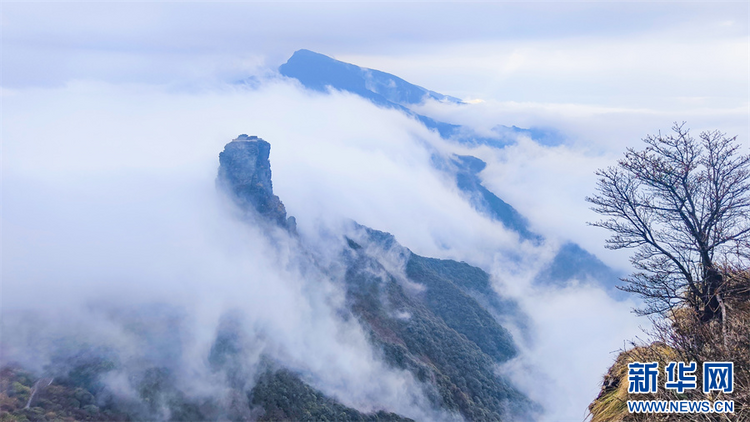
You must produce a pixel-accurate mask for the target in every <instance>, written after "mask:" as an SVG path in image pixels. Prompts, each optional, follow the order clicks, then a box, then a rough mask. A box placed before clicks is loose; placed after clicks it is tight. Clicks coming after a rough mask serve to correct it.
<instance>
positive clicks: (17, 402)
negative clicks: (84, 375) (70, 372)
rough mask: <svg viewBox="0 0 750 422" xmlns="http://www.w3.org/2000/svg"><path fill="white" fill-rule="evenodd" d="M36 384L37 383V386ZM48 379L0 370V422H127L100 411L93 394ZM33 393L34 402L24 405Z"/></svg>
mask: <svg viewBox="0 0 750 422" xmlns="http://www.w3.org/2000/svg"><path fill="white" fill-rule="evenodd" d="M37 381H40V382H39V383H38V384H37ZM50 381H51V379H43V380H37V379H35V378H34V377H33V376H32V375H31V374H29V373H28V372H26V371H24V370H22V369H20V368H17V367H5V368H3V369H1V370H0V421H3V422H6V421H8V422H9V421H17V422H26V421H29V422H44V421H66V422H67V421H71V422H72V421H104V420H106V421H127V420H130V417H129V416H128V415H127V414H125V413H123V412H120V411H117V410H115V409H113V408H112V407H110V406H103V407H99V406H97V404H96V401H95V397H94V394H93V393H92V392H91V391H89V390H87V389H85V388H82V387H80V386H74V385H68V384H61V383H57V382H53V383H51V384H48V383H49V382H50ZM33 390H36V391H35V394H34V398H33V400H32V401H31V403H30V406H29V408H28V409H26V408H25V407H26V404H27V403H28V402H29V398H30V396H31V393H32V391H33Z"/></svg>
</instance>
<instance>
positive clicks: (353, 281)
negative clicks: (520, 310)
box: [346, 242, 536, 421]
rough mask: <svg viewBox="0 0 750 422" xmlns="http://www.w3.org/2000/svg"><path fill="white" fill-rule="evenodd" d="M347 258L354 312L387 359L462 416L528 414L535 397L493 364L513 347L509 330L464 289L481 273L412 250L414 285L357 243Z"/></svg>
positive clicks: (476, 287)
mask: <svg viewBox="0 0 750 422" xmlns="http://www.w3.org/2000/svg"><path fill="white" fill-rule="evenodd" d="M350 246H352V245H351V242H350ZM357 246H359V245H357ZM350 259H351V261H350V263H349V270H348V272H347V277H346V278H347V283H348V286H349V288H348V294H349V299H350V301H351V302H352V310H353V312H354V313H355V314H356V315H358V316H359V317H360V319H361V321H362V322H363V325H365V326H366V327H368V328H369V331H370V336H371V339H372V341H373V342H374V343H375V344H378V345H380V346H381V347H382V349H383V351H384V354H385V357H386V361H388V362H389V363H391V364H392V365H394V366H396V367H399V368H405V369H408V370H410V371H411V372H412V373H414V375H415V376H416V378H417V379H419V380H420V381H423V382H425V383H426V384H427V385H428V386H430V387H431V388H432V391H430V390H428V391H427V393H428V395H430V398H431V399H432V400H433V401H434V402H435V404H436V405H439V406H441V407H443V408H446V409H448V410H453V411H457V412H460V413H461V414H462V415H463V416H464V417H465V418H467V419H469V420H482V421H488V420H497V421H499V420H524V419H527V418H531V414H532V413H533V412H534V411H535V409H536V407H535V405H533V404H532V403H531V402H530V401H529V400H528V399H527V398H526V397H525V396H524V395H523V394H521V393H520V392H518V391H517V390H515V389H514V388H513V387H512V386H510V385H509V384H508V383H507V381H505V380H504V379H503V378H502V377H501V376H499V375H497V374H496V372H495V371H496V365H497V362H502V361H505V360H507V359H508V358H509V357H511V356H513V354H514V353H515V348H514V347H513V343H512V339H511V337H510V334H509V333H508V332H507V331H506V330H505V329H503V328H502V327H501V326H500V325H499V324H498V323H497V322H496V321H495V319H494V318H493V317H492V316H491V315H490V314H489V312H487V311H486V310H485V309H484V308H482V306H480V305H479V303H478V302H477V301H476V300H475V299H474V298H473V297H472V296H471V295H470V294H469V292H470V291H471V290H473V291H474V292H475V293H476V292H479V291H484V290H486V289H487V288H489V277H488V276H487V274H486V273H484V272H483V271H481V270H480V269H477V268H474V267H471V266H469V265H467V264H464V263H457V262H455V261H442V260H432V259H427V258H422V257H419V256H417V255H411V257H410V258H409V262H408V264H407V275H408V276H409V278H410V279H411V280H412V281H416V282H419V283H421V284H422V285H424V286H425V287H426V289H425V291H424V292H416V293H415V292H407V289H405V288H404V286H403V285H402V284H401V283H399V282H398V281H397V279H396V278H394V277H393V276H392V275H390V274H389V273H387V272H386V271H385V269H384V268H382V266H380V264H379V263H378V262H377V260H376V259H374V258H372V257H370V256H368V255H367V254H366V253H365V252H364V251H363V248H361V247H352V250H351V251H350ZM493 294H494V293H493Z"/></svg>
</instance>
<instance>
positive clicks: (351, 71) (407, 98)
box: [279, 49, 461, 106]
mask: <svg viewBox="0 0 750 422" xmlns="http://www.w3.org/2000/svg"><path fill="white" fill-rule="evenodd" d="M279 72H281V74H282V75H284V76H287V77H290V78H295V79H297V80H299V81H300V82H301V83H302V85H304V86H305V87H306V88H309V89H313V90H316V91H325V90H326V87H332V88H334V89H338V90H342V91H349V92H351V93H354V94H357V95H359V96H362V97H364V98H367V99H369V100H371V101H373V102H374V103H376V104H378V105H401V106H405V105H412V104H421V103H423V102H424V101H425V100H426V99H428V98H430V99H434V100H438V101H448V102H453V103H461V100H460V99H458V98H454V97H450V96H447V95H443V94H440V93H437V92H434V91H430V90H428V89H425V88H422V87H421V86H418V85H414V84H411V83H409V82H407V81H405V80H403V79H401V78H399V77H398V76H395V75H392V74H390V73H386V72H381V71H379V70H375V69H368V68H365V67H359V66H356V65H353V64H350V63H345V62H342V61H339V60H336V59H333V58H331V57H328V56H326V55H324V54H320V53H316V52H314V51H310V50H304V49H303V50H297V51H295V52H294V54H292V57H290V58H289V60H288V61H287V62H286V63H284V64H283V65H281V66H280V67H279Z"/></svg>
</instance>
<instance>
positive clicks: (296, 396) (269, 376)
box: [250, 369, 411, 422]
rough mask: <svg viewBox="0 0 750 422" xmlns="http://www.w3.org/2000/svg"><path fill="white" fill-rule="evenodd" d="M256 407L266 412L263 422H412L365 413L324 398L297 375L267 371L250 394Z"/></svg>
mask: <svg viewBox="0 0 750 422" xmlns="http://www.w3.org/2000/svg"><path fill="white" fill-rule="evenodd" d="M250 395H251V397H252V404H253V405H254V406H259V407H261V408H262V409H264V411H265V413H264V414H263V415H262V416H261V417H260V418H259V419H258V420H259V421H299V422H328V421H341V422H343V421H347V422H348V421H352V422H397V421H403V422H406V421H411V419H407V418H403V417H401V416H398V415H396V414H395V413H388V412H384V411H380V412H376V413H361V412H359V411H357V410H355V409H352V408H349V407H346V406H344V405H342V404H340V403H338V402H336V401H335V400H333V399H330V398H328V397H326V396H324V395H323V394H322V393H321V392H320V391H317V390H315V389H314V388H312V387H310V386H309V385H307V384H305V383H304V382H303V381H302V380H300V379H299V377H298V376H297V375H295V374H294V373H292V372H290V371H288V370H285V369H281V370H278V371H271V370H269V371H266V372H264V373H263V374H262V375H261V377H260V378H259V379H258V382H257V384H256V385H255V388H253V390H252V392H251V393H250Z"/></svg>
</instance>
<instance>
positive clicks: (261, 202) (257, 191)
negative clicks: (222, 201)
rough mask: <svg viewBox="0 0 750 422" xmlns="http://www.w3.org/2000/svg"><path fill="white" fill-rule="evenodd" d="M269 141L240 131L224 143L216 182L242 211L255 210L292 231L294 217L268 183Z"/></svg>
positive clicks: (269, 174) (293, 229)
mask: <svg viewBox="0 0 750 422" xmlns="http://www.w3.org/2000/svg"><path fill="white" fill-rule="evenodd" d="M270 154H271V144H269V143H268V142H266V141H264V140H263V139H261V138H259V137H257V136H248V135H245V134H242V135H240V136H238V137H237V138H235V139H233V140H232V141H231V142H230V143H228V144H226V145H225V146H224V151H222V152H221V153H220V154H219V164H220V165H219V175H218V178H217V183H218V184H219V185H220V186H222V187H224V188H225V189H226V190H227V191H229V192H230V193H231V194H232V196H233V199H234V201H235V202H236V203H237V204H238V205H239V206H240V207H241V208H243V209H244V210H245V211H250V210H254V211H256V212H257V213H258V214H260V215H261V216H263V217H265V218H266V219H268V220H270V221H272V222H274V223H276V224H277V225H279V226H280V227H283V228H287V229H288V230H289V231H291V232H295V231H296V222H295V220H294V217H289V218H288V219H287V216H286V208H285V207H284V204H283V203H282V202H281V200H280V199H279V197H278V196H276V195H274V194H273V185H272V183H271V162H270V161H269V159H268V158H269V156H270Z"/></svg>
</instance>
